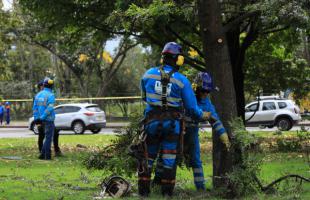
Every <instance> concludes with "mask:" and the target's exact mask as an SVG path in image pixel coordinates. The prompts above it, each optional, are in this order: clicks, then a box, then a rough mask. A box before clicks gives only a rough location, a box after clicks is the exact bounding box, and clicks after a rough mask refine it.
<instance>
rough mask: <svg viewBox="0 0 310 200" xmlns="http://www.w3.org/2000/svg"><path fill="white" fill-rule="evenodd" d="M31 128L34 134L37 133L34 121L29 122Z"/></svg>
mask: <svg viewBox="0 0 310 200" xmlns="http://www.w3.org/2000/svg"><path fill="white" fill-rule="evenodd" d="M31 130H32V131H33V133H34V134H36V135H38V134H39V129H38V126H36V125H35V124H34V123H32V124H31Z"/></svg>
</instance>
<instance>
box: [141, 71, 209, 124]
mask: <svg viewBox="0 0 310 200" xmlns="http://www.w3.org/2000/svg"><path fill="white" fill-rule="evenodd" d="M163 70H164V71H165V73H169V72H170V71H171V70H173V67H171V66H169V65H164V66H163ZM141 91H142V98H143V100H144V101H145V102H146V103H147V107H146V109H145V114H147V113H148V112H150V111H151V110H153V109H156V107H157V108H158V107H161V106H162V99H161V98H162V97H161V94H162V85H161V75H160V70H159V67H154V68H151V69H149V70H148V71H147V72H146V73H145V74H144V75H143V77H142V80H141ZM167 105H168V107H171V108H178V109H180V110H181V109H182V108H184V109H185V110H186V113H188V114H189V116H192V117H195V118H198V119H200V118H202V115H203V112H202V110H201V109H200V108H199V107H198V105H197V100H196V97H195V94H194V91H193V89H192V87H191V84H190V82H189V80H188V79H187V78H186V77H185V76H184V75H183V74H181V73H179V72H178V71H176V72H174V73H173V74H172V75H171V77H170V82H169V83H168V85H167Z"/></svg>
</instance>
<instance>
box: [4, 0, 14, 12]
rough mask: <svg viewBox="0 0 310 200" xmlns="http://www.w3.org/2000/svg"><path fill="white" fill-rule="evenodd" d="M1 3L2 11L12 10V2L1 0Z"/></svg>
mask: <svg viewBox="0 0 310 200" xmlns="http://www.w3.org/2000/svg"><path fill="white" fill-rule="evenodd" d="M2 3H3V7H2V9H3V10H10V9H11V8H12V3H13V0H2Z"/></svg>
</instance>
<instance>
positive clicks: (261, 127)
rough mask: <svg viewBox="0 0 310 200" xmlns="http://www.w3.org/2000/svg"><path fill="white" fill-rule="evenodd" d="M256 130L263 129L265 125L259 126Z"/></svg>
mask: <svg viewBox="0 0 310 200" xmlns="http://www.w3.org/2000/svg"><path fill="white" fill-rule="evenodd" d="M258 128H260V129H265V128H266V126H265V125H259V126H258Z"/></svg>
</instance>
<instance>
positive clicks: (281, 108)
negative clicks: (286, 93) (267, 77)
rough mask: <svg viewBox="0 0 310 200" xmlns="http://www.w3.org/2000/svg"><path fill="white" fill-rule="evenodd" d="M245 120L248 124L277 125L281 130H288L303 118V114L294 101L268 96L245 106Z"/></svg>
mask: <svg viewBox="0 0 310 200" xmlns="http://www.w3.org/2000/svg"><path fill="white" fill-rule="evenodd" d="M258 106H259V107H258ZM245 120H246V123H247V125H260V126H263V127H266V126H267V127H268V128H272V127H274V126H277V127H278V129H279V130H283V131H288V130H290V129H291V128H292V127H293V125H294V124H297V123H298V122H299V121H300V120H301V116H300V109H299V107H298V106H297V105H296V104H295V103H294V101H292V100H289V99H283V98H279V97H276V96H266V97H260V100H259V101H258V100H257V101H255V102H251V103H249V104H247V105H246V106H245Z"/></svg>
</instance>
